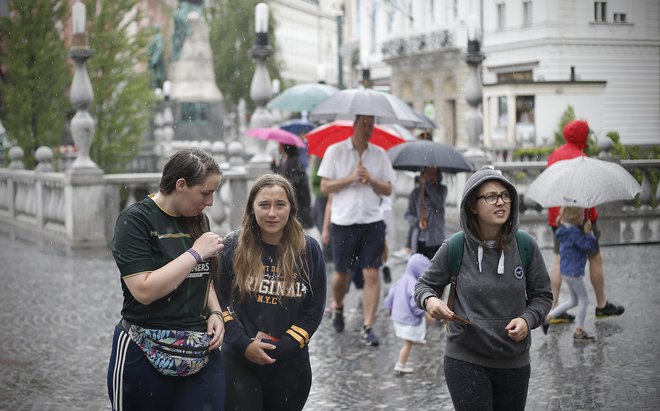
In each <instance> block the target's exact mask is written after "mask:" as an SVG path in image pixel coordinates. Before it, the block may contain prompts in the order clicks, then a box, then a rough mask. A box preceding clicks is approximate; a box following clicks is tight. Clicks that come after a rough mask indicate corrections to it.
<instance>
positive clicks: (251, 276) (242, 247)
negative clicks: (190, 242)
mask: <svg viewBox="0 0 660 411" xmlns="http://www.w3.org/2000/svg"><path fill="white" fill-rule="evenodd" d="M272 186H279V187H282V188H283V189H284V192H285V193H286V196H287V199H288V201H289V204H290V205H291V210H290V212H289V220H288V221H287V223H286V225H285V226H284V233H283V235H282V242H281V243H280V244H279V245H278V246H277V256H276V259H277V268H276V270H277V272H278V273H279V274H280V275H281V276H282V277H283V278H284V287H281V288H279V289H278V294H279V296H280V297H286V296H287V295H286V293H287V290H290V289H291V288H292V287H293V286H294V285H295V283H296V273H299V275H300V276H301V277H302V278H303V280H306V281H307V283H309V275H308V271H309V267H308V266H307V264H306V260H307V259H306V257H305V252H306V250H305V244H306V242H305V233H304V231H303V228H302V226H301V225H300V222H298V219H297V218H296V212H297V208H298V207H297V204H296V198H295V197H296V196H295V192H294V190H293V186H292V185H291V183H289V181H288V180H287V179H285V178H284V177H282V176H280V175H277V174H265V175H263V176H261V177H259V178H258V179H257V180H256V181H255V182H254V185H253V186H252V189H251V190H250V194H249V196H248V200H247V205H246V207H245V213H244V214H243V220H242V222H241V232H240V235H239V236H238V239H237V244H236V249H235V251H234V255H233V259H232V263H233V264H232V268H233V270H234V273H235V278H234V283H233V284H232V288H233V290H234V292H238V295H239V298H240V299H241V300H242V299H244V298H245V297H246V296H248V295H249V294H254V293H255V292H256V290H255V288H254V285H255V284H261V281H262V280H263V279H264V268H263V263H262V261H261V258H262V254H261V229H260V228H259V225H258V224H257V219H256V217H255V216H254V200H255V198H256V197H257V194H259V192H260V191H261V190H262V189H264V188H266V187H272Z"/></svg>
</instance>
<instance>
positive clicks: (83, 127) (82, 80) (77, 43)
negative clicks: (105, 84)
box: [69, 2, 99, 170]
mask: <svg viewBox="0 0 660 411" xmlns="http://www.w3.org/2000/svg"><path fill="white" fill-rule="evenodd" d="M72 15H73V18H72V28H73V39H72V45H71V48H70V49H69V57H71V58H72V59H73V61H74V62H75V64H76V68H75V71H74V73H73V81H72V83H71V96H70V97H69V99H70V101H71V104H72V105H73V107H74V108H75V109H76V114H75V115H74V116H73V118H72V119H71V134H72V135H73V141H74V142H75V144H76V148H77V150H78V156H77V157H76V159H75V160H74V162H73V164H72V165H71V168H72V169H94V170H98V169H99V167H98V166H97V165H96V163H94V161H93V160H92V159H91V158H90V157H89V149H90V146H91V144H92V138H93V136H94V129H95V122H94V118H92V116H91V115H90V114H89V111H87V108H88V107H89V105H90V104H91V102H92V100H93V99H94V91H93V90H92V82H91V81H90V80H89V75H88V74H87V66H86V64H85V63H86V61H87V60H88V59H89V58H91V57H92V56H93V55H94V51H93V50H91V49H90V48H89V46H88V45H87V33H86V30H85V19H86V16H85V5H84V4H83V3H81V2H77V3H76V4H74V5H73V8H72Z"/></svg>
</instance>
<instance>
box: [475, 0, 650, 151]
mask: <svg viewBox="0 0 660 411" xmlns="http://www.w3.org/2000/svg"><path fill="white" fill-rule="evenodd" d="M659 5H660V3H659V2H658V1H657V0H614V1H612V0H610V1H576V0H522V1H521V0H498V1H484V9H483V27H484V33H483V34H484V43H483V44H484V47H483V48H484V51H485V54H486V60H485V61H484V67H483V82H484V84H485V87H484V119H485V123H484V142H485V144H486V145H487V146H490V147H501V148H505V147H506V148H511V147H514V146H519V145H520V144H521V143H522V144H524V145H532V146H535V145H543V144H544V143H551V142H552V139H553V132H554V131H555V130H556V129H557V124H558V120H559V117H560V116H561V114H562V113H563V112H564V110H565V109H566V108H567V107H568V105H569V104H570V105H572V106H573V107H574V110H575V114H576V116H577V117H578V118H583V119H585V120H587V121H588V122H589V123H590V126H591V128H592V129H593V130H594V131H595V133H596V135H597V136H603V137H604V136H605V134H606V133H607V132H609V131H618V132H619V133H620V136H621V141H622V142H623V143H624V144H660V6H659Z"/></svg>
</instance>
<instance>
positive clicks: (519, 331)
mask: <svg viewBox="0 0 660 411" xmlns="http://www.w3.org/2000/svg"><path fill="white" fill-rule="evenodd" d="M504 329H505V330H506V332H507V334H508V335H509V338H511V339H512V340H513V341H522V340H524V339H525V337H527V334H528V333H529V326H528V325H527V321H525V320H524V319H523V318H521V317H516V318H514V319H513V320H511V321H510V322H509V324H507V326H506V327H505V328H504Z"/></svg>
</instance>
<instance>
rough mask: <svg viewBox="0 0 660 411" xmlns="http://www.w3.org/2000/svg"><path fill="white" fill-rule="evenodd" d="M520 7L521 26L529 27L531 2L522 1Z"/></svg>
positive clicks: (530, 23) (530, 22)
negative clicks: (521, 12) (521, 13)
mask: <svg viewBox="0 0 660 411" xmlns="http://www.w3.org/2000/svg"><path fill="white" fill-rule="evenodd" d="M522 6H523V10H522V11H523V21H522V25H523V27H529V26H531V25H532V2H531V1H523V3H522Z"/></svg>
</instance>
